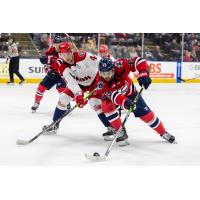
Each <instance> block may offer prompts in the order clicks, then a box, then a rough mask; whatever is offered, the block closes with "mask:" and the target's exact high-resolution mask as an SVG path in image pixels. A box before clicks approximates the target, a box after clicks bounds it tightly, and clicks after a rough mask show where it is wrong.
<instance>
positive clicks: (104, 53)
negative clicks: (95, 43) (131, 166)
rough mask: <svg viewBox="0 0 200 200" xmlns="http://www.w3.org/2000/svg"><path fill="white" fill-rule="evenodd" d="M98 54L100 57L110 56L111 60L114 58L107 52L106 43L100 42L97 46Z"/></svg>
mask: <svg viewBox="0 0 200 200" xmlns="http://www.w3.org/2000/svg"><path fill="white" fill-rule="evenodd" d="M99 54H100V56H101V57H102V58H110V59H112V60H113V61H114V60H115V59H114V58H113V57H112V55H111V54H110V52H109V49H108V46H107V45H106V44H102V45H101V46H100V48H99Z"/></svg>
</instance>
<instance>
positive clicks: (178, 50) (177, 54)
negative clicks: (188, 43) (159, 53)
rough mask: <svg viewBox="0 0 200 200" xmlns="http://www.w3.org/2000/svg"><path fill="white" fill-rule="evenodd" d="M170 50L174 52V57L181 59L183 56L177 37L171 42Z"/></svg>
mask: <svg viewBox="0 0 200 200" xmlns="http://www.w3.org/2000/svg"><path fill="white" fill-rule="evenodd" d="M170 51H171V53H172V56H173V59H179V58H180V56H181V47H180V46H179V45H178V43H177V41H176V38H174V39H173V40H172V42H171V43H170Z"/></svg>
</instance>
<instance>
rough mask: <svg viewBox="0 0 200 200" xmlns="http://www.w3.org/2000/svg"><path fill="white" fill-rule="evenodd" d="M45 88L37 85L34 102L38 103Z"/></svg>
mask: <svg viewBox="0 0 200 200" xmlns="http://www.w3.org/2000/svg"><path fill="white" fill-rule="evenodd" d="M46 89H47V88H46V87H45V86H43V85H39V86H38V88H37V91H36V94H35V102H36V103H40V101H41V99H42V97H43V95H44V92H45V90H46Z"/></svg>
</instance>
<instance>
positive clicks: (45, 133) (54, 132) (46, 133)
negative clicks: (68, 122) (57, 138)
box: [44, 131, 57, 135]
mask: <svg viewBox="0 0 200 200" xmlns="http://www.w3.org/2000/svg"><path fill="white" fill-rule="evenodd" d="M56 133H57V131H48V132H44V135H55V134H56Z"/></svg>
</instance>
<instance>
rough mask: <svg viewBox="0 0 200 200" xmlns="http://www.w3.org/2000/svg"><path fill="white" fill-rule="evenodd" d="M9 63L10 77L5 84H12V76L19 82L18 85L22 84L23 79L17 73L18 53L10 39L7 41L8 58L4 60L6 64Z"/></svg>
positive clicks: (12, 40) (12, 39)
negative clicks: (15, 76)
mask: <svg viewBox="0 0 200 200" xmlns="http://www.w3.org/2000/svg"><path fill="white" fill-rule="evenodd" d="M8 61H9V75H10V81H9V82H7V84H13V83H14V74H16V75H17V76H18V77H19V79H20V80H21V81H20V82H19V84H22V83H24V82H25V79H24V77H23V76H22V75H21V74H20V73H19V52H18V48H17V45H16V43H15V41H14V38H12V37H10V38H9V39H8V57H7V59H6V64H7V63H8Z"/></svg>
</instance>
